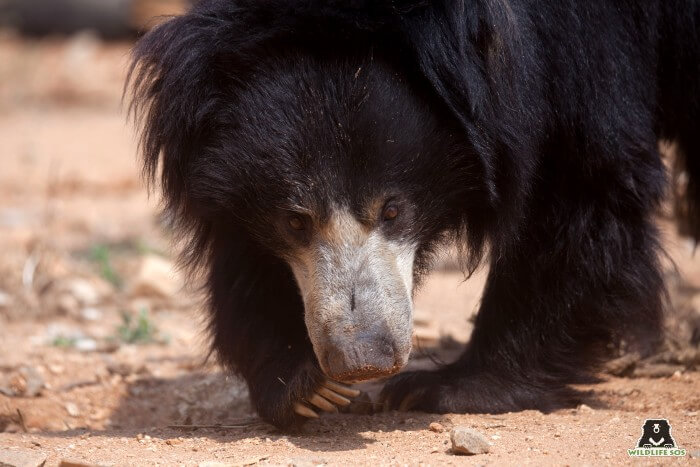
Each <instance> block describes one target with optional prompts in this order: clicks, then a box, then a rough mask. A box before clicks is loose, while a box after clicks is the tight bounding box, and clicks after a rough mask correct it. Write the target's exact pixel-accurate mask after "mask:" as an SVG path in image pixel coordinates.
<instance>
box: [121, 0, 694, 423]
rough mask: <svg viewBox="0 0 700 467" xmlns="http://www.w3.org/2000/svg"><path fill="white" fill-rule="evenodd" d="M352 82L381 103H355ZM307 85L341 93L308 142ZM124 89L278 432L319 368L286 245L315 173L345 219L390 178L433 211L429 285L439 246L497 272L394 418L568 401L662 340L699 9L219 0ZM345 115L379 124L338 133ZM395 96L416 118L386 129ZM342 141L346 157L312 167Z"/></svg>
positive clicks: (586, 2)
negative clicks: (350, 111)
mask: <svg viewBox="0 0 700 467" xmlns="http://www.w3.org/2000/svg"><path fill="white" fill-rule="evenodd" d="M358 74H361V75H362V76H361V77H360V79H364V80H365V81H364V83H365V86H366V87H367V88H368V90H367V91H366V94H365V96H370V97H371V98H370V99H369V100H368V101H366V102H365V101H362V99H361V96H360V97H357V96H355V95H351V93H348V95H346V94H344V92H345V91H343V90H344V89H346V88H350V87H351V86H352V82H353V81H354V80H357V79H358V76H357V75H358ZM295 80H297V81H298V80H303V81H304V82H311V83H315V85H317V86H318V88H319V89H321V88H322V89H325V91H324V92H326V93H327V94H325V95H324V98H327V97H328V96H330V97H331V98H327V99H326V100H325V101H324V103H323V105H325V106H326V107H325V108H324V109H321V110H325V113H323V114H322V115H323V116H324V117H322V118H320V119H319V120H318V121H317V124H318V127H319V129H318V131H312V130H308V131H304V132H302V133H303V134H299V131H297V130H298V129H299V128H301V127H297V126H295V125H296V123H294V122H295V121H296V120H303V116H302V115H298V114H299V112H300V111H299V107H298V104H295V103H291V101H293V100H294V99H293V98H291V97H290V98H289V99H287V98H286V97H285V96H286V94H287V93H289V94H292V91H291V90H290V89H288V88H287V87H286V86H287V84H288V83H290V82H296V81H295ZM251 82H255V83H257V84H256V86H258V88H256V89H258V90H260V89H263V90H264V93H262V91H260V92H261V93H262V95H261V96H258V98H255V97H254V96H252V94H251V93H250V92H243V90H245V89H247V86H248V84H249V83H251ZM387 83H389V84H387ZM130 86H131V89H132V92H133V101H132V102H133V104H132V110H133V111H134V112H135V114H136V116H137V121H138V122H139V123H140V125H141V126H142V128H143V132H142V151H143V161H144V171H145V175H146V177H147V178H148V179H149V180H151V181H154V180H155V179H156V178H157V177H159V180H160V184H161V188H162V191H163V195H164V202H165V208H166V212H167V213H168V215H169V218H170V219H172V221H173V223H174V225H175V228H176V231H177V232H178V233H179V234H180V236H181V238H182V239H183V240H184V242H185V243H184V244H185V248H184V253H183V262H184V263H185V264H186V265H188V266H189V267H191V268H192V270H193V271H200V272H202V273H203V275H204V279H205V281H206V286H205V289H206V291H207V295H208V298H209V301H208V308H209V311H210V316H211V319H210V330H211V335H212V341H213V349H214V350H215V351H216V353H217V354H218V356H219V358H220V359H221V361H222V362H223V363H224V364H225V365H227V366H228V367H229V368H231V369H233V370H235V371H237V372H238V373H239V374H241V375H242V376H243V377H244V378H245V379H246V381H247V382H248V385H249V388H250V394H251V399H252V401H253V404H254V406H255V407H256V409H257V410H258V412H259V413H260V415H261V416H262V417H263V418H264V419H266V420H268V421H270V422H271V423H273V424H275V425H278V426H281V427H286V426H290V425H294V424H297V423H299V422H300V421H301V420H302V418H301V417H299V416H298V415H296V414H295V413H294V412H293V410H292V405H293V403H294V401H297V400H300V399H303V398H304V397H306V396H307V395H308V394H310V392H311V391H313V389H314V387H315V386H316V385H318V384H319V382H320V381H321V379H322V377H323V375H322V374H321V371H320V369H319V365H318V363H317V361H316V358H315V356H314V353H313V349H312V348H311V345H310V343H309V339H308V336H307V333H306V329H305V327H304V321H303V313H304V310H303V304H302V301H301V299H300V297H299V293H298V290H297V287H296V284H295V282H294V277H293V276H292V273H291V272H290V269H289V267H288V266H287V264H286V263H285V261H284V260H283V259H282V257H281V255H280V254H279V250H280V248H282V246H281V244H280V242H279V241H277V239H275V238H274V235H271V234H270V233H269V231H270V228H269V222H270V216H271V214H270V212H272V211H274V210H275V209H279V208H282V207H284V206H285V201H286V200H288V198H289V192H290V190H295V189H302V188H303V187H305V186H309V184H310V183H312V182H313V183H316V182H318V183H317V185H314V186H317V187H318V188H317V192H316V195H317V196H319V199H321V200H322V199H323V197H324V196H327V197H329V198H331V197H338V196H342V197H344V198H345V200H346V201H347V202H348V203H350V204H351V205H352V203H355V202H357V203H359V202H360V200H361V199H362V196H364V193H365V192H371V190H373V189H375V188H376V187H377V186H379V185H381V184H382V183H383V182H385V181H387V183H389V182H390V183H391V184H392V187H396V188H398V189H399V190H400V191H401V192H402V193H404V194H405V196H406V197H407V198H409V199H411V202H412V203H413V205H414V206H415V209H416V212H417V213H418V214H417V215H416V216H415V217H414V219H415V225H416V227H415V228H414V230H413V233H412V234H411V235H413V238H414V239H415V240H416V241H418V242H420V246H419V250H418V258H417V260H416V276H417V277H418V276H420V275H422V274H424V273H425V272H426V271H427V269H428V267H429V265H430V253H431V252H432V251H433V250H434V249H435V247H436V246H437V245H440V244H441V243H442V242H444V241H446V240H454V241H456V242H457V243H458V244H459V245H460V246H461V250H462V256H463V258H462V259H463V264H464V266H465V269H466V270H467V271H468V272H472V271H474V270H475V269H476V268H477V267H478V266H479V265H480V264H481V263H482V262H483V261H482V260H483V258H484V257H485V256H486V255H487V257H488V260H489V261H490V273H489V277H488V281H487V284H486V288H485V291H484V295H483V300H482V303H481V308H480V311H479V314H478V316H477V319H476V322H475V328H474V332H473V336H472V338H471V341H470V342H469V344H468V345H467V348H466V350H465V352H464V354H463V355H462V357H461V358H459V359H458V360H457V361H456V362H453V363H451V364H449V365H447V366H445V367H443V368H441V369H439V370H437V371H434V372H412V373H405V374H399V375H397V376H396V377H394V378H393V379H392V380H390V381H389V382H388V383H387V385H386V387H385V389H384V392H383V396H382V397H383V402H384V404H385V405H386V406H387V407H389V408H396V407H398V406H399V405H400V404H401V403H402V401H403V402H404V405H403V408H408V409H416V410H425V411H434V412H502V411H512V410H520V409H540V410H552V409H555V408H558V407H562V406H566V405H568V404H572V403H575V396H576V393H575V392H574V391H572V390H571V389H570V387H569V385H570V384H572V383H580V382H585V381H591V379H592V378H591V375H592V374H593V372H594V370H595V369H596V367H597V365H598V364H599V363H600V361H601V358H602V357H603V356H604V355H605V349H606V348H607V347H608V346H609V345H610V344H611V343H615V342H619V341H620V340H621V339H624V340H626V341H630V342H632V341H636V342H647V343H649V342H654V341H655V340H656V339H657V338H658V336H659V331H660V329H661V324H662V311H663V308H664V286H663V280H662V274H661V269H660V265H659V261H658V259H657V255H658V253H659V241H658V232H657V228H656V227H655V223H654V215H655V212H656V210H657V208H658V207H659V205H660V202H661V200H662V198H663V196H664V194H665V191H666V172H665V168H664V164H663V163H662V160H661V157H660V155H659V151H658V142H659V141H660V140H663V139H667V140H672V141H674V142H676V143H677V147H678V152H679V153H680V154H681V156H682V160H683V161H684V163H685V167H686V169H687V171H688V173H689V177H690V179H689V186H688V203H689V206H690V208H689V209H688V212H689V217H691V221H690V222H691V224H692V226H693V229H694V234H696V235H697V234H698V233H700V216H698V211H699V210H700V205H699V204H698V202H699V201H700V184H699V183H698V182H700V178H699V177H700V131H699V130H700V125H699V124H698V122H700V2H698V1H695V0H663V1H662V0H654V1H647V2H638V1H634V0H621V1H615V2H613V1H609V0H561V1H555V2H540V1H534V0H436V1H425V0H379V1H370V0H347V1H321V0H204V1H201V2H199V3H197V4H196V5H195V6H194V7H193V8H192V10H191V11H190V12H188V13H187V14H185V15H183V16H180V17H175V18H173V19H171V20H169V21H167V22H165V23H164V24H162V25H160V26H158V27H157V28H155V29H154V30H153V31H151V32H150V33H148V34H147V35H146V36H145V37H144V38H142V39H141V40H140V42H139V43H138V45H137V46H136V48H135V50H134V62H133V67H132V72H131V75H130ZM268 97H269V99H267V98H268ZM355 98H356V99H358V100H357V101H353V100H352V99H355ZM344 99H345V100H344ZM267 101H274V102H277V103H280V102H281V103H282V104H280V106H278V107H277V108H269V106H268V107H265V102H267ZM287 101H290V104H289V106H288V107H285V106H286V104H285V102H287ZM346 101H347V102H350V103H352V105H355V104H356V105H357V108H358V109H360V107H361V106H362V109H360V110H358V111H357V113H358V116H357V117H356V119H357V121H355V120H353V122H354V123H353V125H354V126H353V128H351V129H347V134H340V133H339V132H338V131H337V124H338V122H335V120H334V119H335V118H336V116H337V115H345V114H342V112H345V110H344V109H340V108H339V107H340V104H339V102H346ZM385 103H388V104H385ZM315 105H321V104H312V107H313V106H315ZM350 105H351V104H348V106H350ZM385 105H386V108H389V109H390V110H389V112H394V114H392V115H394V116H402V117H403V118H404V119H405V120H404V121H399V122H395V121H394V122H385V121H383V120H382V117H381V116H380V117H378V118H376V119H375V120H377V121H379V123H378V124H377V125H375V126H373V123H374V122H375V120H373V118H375V117H372V115H375V116H376V114H381V111H382V108H384V106H385ZM236 109H244V110H245V109H248V110H247V111H248V113H246V115H256V112H257V116H256V117H255V118H254V119H252V118H251V119H248V120H245V119H242V118H241V117H240V115H241V114H240V113H238V112H239V111H238V110H236ZM321 110H319V111H318V113H316V114H315V115H321V113H320V112H321ZM363 112H364V113H363ZM290 114H294V115H290ZM296 117H298V118H296ZM338 118H340V117H338ZM392 118H394V117H392ZM397 118H398V117H397ZM253 120H254V121H253ZM303 128H307V127H303ZM334 128H335V129H334ZM353 132H354V133H353ZM336 133H338V134H336ZM388 133H391V135H390V136H391V138H392V140H398V141H399V146H401V142H402V141H406V143H405V146H407V147H412V148H413V147H419V148H421V151H419V154H418V156H416V157H412V158H409V157H406V156H405V154H400V153H399V152H400V149H387V146H386V145H385V144H384V143H383V141H385V140H386V139H387V138H388V137H389V136H387V134H388ZM365 135H367V136H366V137H365ZM336 136H337V138H338V139H342V138H343V137H345V138H346V140H345V143H346V144H344V145H343V146H342V147H344V148H345V150H344V151H343V150H340V149H338V150H337V152H336V153H333V155H329V156H327V157H323V156H321V155H318V154H316V153H314V152H313V151H314V149H313V148H315V147H317V148H327V147H329V146H333V143H332V141H330V142H329V140H332V139H333V138H334V137H336ZM380 140H381V141H380ZM336 146H339V145H336ZM336 146H333V147H336ZM299 148H303V149H304V150H306V151H307V153H308V154H311V155H310V156H309V155H304V157H305V159H304V160H303V163H299V158H301V157H302V156H301V155H300V154H299V153H295V152H294V150H295V149H299ZM392 151H395V152H392ZM381 157H386V158H387V160H388V161H389V162H387V163H383V162H378V160H379V159H380V158H381ZM159 167H161V168H160V172H159ZM343 167H345V168H346V170H345V169H343ZM362 167H371V168H372V170H371V171H369V170H363V169H361V168H362ZM299 187H302V188H299ZM336 188H337V190H336ZM324 190H325V191H324ZM363 190H365V191H363ZM321 202H322V201H321ZM406 401H408V403H406Z"/></svg>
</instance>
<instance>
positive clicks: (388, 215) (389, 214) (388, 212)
mask: <svg viewBox="0 0 700 467" xmlns="http://www.w3.org/2000/svg"><path fill="white" fill-rule="evenodd" d="M398 216H399V208H398V207H397V206H396V205H395V204H389V205H388V206H386V207H385V208H384V212H383V213H382V219H384V220H385V221H393V220H394V219H396V218H397V217H398Z"/></svg>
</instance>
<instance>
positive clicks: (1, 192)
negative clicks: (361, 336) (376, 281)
mask: <svg viewBox="0 0 700 467" xmlns="http://www.w3.org/2000/svg"><path fill="white" fill-rule="evenodd" d="M128 48H129V45H128V44H103V43H101V42H99V41H98V40H96V39H95V38H93V37H91V36H89V35H81V36H76V37H74V38H71V39H68V40H43V41H38V42H36V41H35V42H27V41H23V40H20V39H18V38H16V37H14V36H12V35H10V34H3V35H2V36H1V37H0V151H1V154H0V160H2V169H1V170H0V251H2V255H1V256H0V465H5V464H2V462H3V461H4V462H10V461H9V460H10V459H13V458H14V459H24V460H25V461H27V464H26V465H39V463H40V462H41V461H43V460H46V465H52V466H53V465H58V464H59V463H61V462H68V461H70V462H74V463H83V464H98V465H252V464H277V465H280V464H283V465H292V464H293V465H320V464H331V465H346V464H368V465H384V464H392V465H393V464H402V465H403V464H406V465H418V464H426V465H428V464H434V465H440V464H479V465H482V464H506V465H521V464H560V465H566V464H568V465H583V464H588V465H599V464H610V465H617V464H625V463H630V464H631V463H638V462H642V463H647V464H657V463H659V462H661V461H669V462H670V461H674V460H673V459H665V460H662V459H655V460H646V461H644V460H641V461H640V460H638V459H631V458H629V457H628V455H627V451H626V450H627V449H628V448H632V447H633V446H634V445H635V443H636V441H637V439H638V438H639V436H640V434H641V426H642V424H643V422H644V420H645V419H646V418H667V419H668V420H669V421H670V423H671V425H672V428H673V435H674V437H675V440H676V442H677V444H678V445H679V446H680V447H683V448H686V449H687V451H688V456H686V457H685V458H683V459H681V460H675V461H682V462H687V461H689V460H690V459H692V458H693V457H694V459H693V460H690V461H691V462H693V461H694V462H697V457H699V456H700V423H699V421H700V373H698V372H697V369H698V366H699V361H698V340H700V329H699V328H698V324H699V323H700V311H699V310H700V260H699V259H693V257H692V245H690V244H689V243H688V242H687V241H686V240H683V239H679V238H677V237H676V236H675V235H674V233H673V229H672V228H671V227H670V224H667V223H666V222H664V223H663V225H664V226H665V228H664V230H665V231H666V237H667V240H666V245H667V249H668V251H669V254H670V257H671V258H672V259H673V260H674V261H675V263H676V264H677V269H674V268H673V267H672V266H671V263H670V262H669V261H667V262H666V263H667V267H666V269H667V277H668V283H669V290H670V292H671V299H672V305H673V306H672V312H671V314H670V318H669V338H668V342H667V344H666V346H665V348H664V351H663V352H661V353H659V354H658V355H656V356H654V357H653V358H651V359H647V360H644V361H639V360H638V359H635V358H633V357H623V358H622V360H618V361H616V362H615V365H613V366H611V367H610V368H609V369H608V371H607V372H606V373H604V374H602V375H601V376H602V378H603V379H604V382H603V383H601V384H598V385H594V386H590V387H588V388H586V389H588V390H590V398H589V399H588V400H587V401H586V403H585V405H582V406H580V407H577V408H572V409H568V410H561V411H558V412H554V413H551V414H543V413H540V412H536V411H526V412H520V413H507V414H500V415H452V414H448V415H428V414H421V413H380V414H375V415H363V414H338V415H332V416H323V417H322V418H321V419H319V420H313V421H311V422H309V423H308V424H307V425H306V426H305V428H304V430H303V431H302V432H301V433H293V434H290V433H281V432H278V431H276V430H275V429H274V428H273V427H271V426H268V425H266V424H264V423H262V422H260V421H259V420H258V419H256V418H255V414H254V413H253V411H252V410H251V407H250V404H249V402H248V399H247V389H246V387H245V385H244V384H243V383H242V382H241V381H240V380H238V379H236V378H234V377H230V376H229V377H227V376H226V375H225V374H223V373H222V371H221V369H220V368H219V367H218V366H217V365H216V364H215V363H214V362H213V361H212V360H211V359H210V360H207V358H206V357H207V349H206V336H205V335H204V334H203V331H202V329H203V327H202V321H201V313H200V310H198V300H197V296H196V294H195V293H193V292H192V291H188V290H187V289H186V288H183V287H182V282H181V279H180V277H179V275H178V274H177V272H176V271H174V269H173V267H172V262H171V255H170V254H169V251H170V248H169V241H168V236H167V232H166V230H165V229H164V228H162V226H161V225H160V222H159V218H158V216H157V199H149V198H148V197H147V195H146V192H145V190H144V188H143V187H142V185H141V183H140V182H139V177H138V169H137V166H136V156H135V145H134V138H133V136H132V131H131V129H130V128H129V127H128V126H127V125H126V124H125V123H124V115H123V112H122V111H121V109H120V93H121V86H122V83H123V78H124V65H125V64H126V61H127V55H128ZM483 280H484V271H482V272H481V273H480V274H478V275H477V276H476V277H473V278H471V279H470V280H469V281H466V282H465V281H464V278H463V276H462V274H461V273H460V272H459V271H458V270H456V269H455V268H453V267H451V265H450V263H449V261H447V262H446V263H445V264H444V266H443V267H442V268H441V269H440V270H439V271H438V272H436V273H435V274H433V275H432V276H431V277H430V279H429V280H428V281H427V283H426V285H425V286H424V288H423V290H422V291H421V292H420V294H419V296H418V297H417V300H416V342H417V344H419V345H417V346H416V347H417V351H416V352H415V355H414V358H413V360H412V362H411V364H410V365H411V366H414V367H415V366H423V367H425V366H430V365H433V360H434V358H431V357H435V356H437V358H443V359H449V358H450V357H451V356H453V355H454V354H455V352H456V351H458V347H459V345H460V343H462V342H465V341H466V340H467V339H468V337H469V332H470V323H469V318H470V316H472V315H473V313H474V310H475V309H476V306H477V304H478V299H479V295H480V293H481V287H482V285H483ZM378 387H379V386H378V385H377V384H373V385H367V386H365V387H363V388H364V389H365V390H367V391H368V393H369V394H370V395H372V394H375V393H376V391H377V388H378ZM370 406H371V404H369V403H364V405H363V403H358V404H357V411H358V412H362V411H363V409H365V410H364V411H367V410H366V409H368V408H369V407H370ZM433 422H437V423H439V424H440V425H441V427H442V428H440V427H435V426H434V427H433V428H434V429H433V430H431V429H430V428H429V426H430V424H431V423H433ZM458 425H459V426H468V427H473V428H475V429H477V430H478V431H479V432H481V433H482V434H483V435H484V436H485V437H486V438H487V439H488V440H489V441H490V442H491V444H492V446H491V452H490V453H488V454H481V455H477V456H471V457H464V456H457V455H455V454H453V453H452V452H451V450H450V442H449V430H450V429H451V428H452V427H454V426H458ZM441 429H443V430H444V431H441ZM34 458H36V459H38V461H32V459H34ZM30 461H31V462H30ZM32 462H33V463H32ZM17 465H21V464H19V463H17ZM64 465H70V464H64Z"/></svg>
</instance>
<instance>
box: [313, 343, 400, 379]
mask: <svg viewBox="0 0 700 467" xmlns="http://www.w3.org/2000/svg"><path fill="white" fill-rule="evenodd" d="M404 360H405V359H404V358H400V357H399V358H397V355H396V352H395V350H394V345H393V344H392V342H391V341H390V340H389V339H387V338H386V337H384V336H382V335H378V334H370V335H367V334H365V335H359V336H356V337H355V339H353V340H352V341H350V340H348V341H346V342H343V343H338V344H331V345H329V346H328V348H327V349H326V353H325V356H324V358H323V362H322V363H321V367H322V368H323V370H324V372H325V373H326V374H327V375H328V376H329V377H331V378H333V379H335V380H336V381H341V382H346V383H350V382H357V381H365V380H368V379H374V378H379V377H382V376H389V375H393V374H394V373H397V372H398V371H399V370H400V369H401V367H402V366H403V365H404V363H405V361H404Z"/></svg>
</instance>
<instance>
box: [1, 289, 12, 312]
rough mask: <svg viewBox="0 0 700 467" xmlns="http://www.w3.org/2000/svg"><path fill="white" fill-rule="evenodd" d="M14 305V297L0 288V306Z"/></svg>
mask: <svg viewBox="0 0 700 467" xmlns="http://www.w3.org/2000/svg"><path fill="white" fill-rule="evenodd" d="M10 305H12V297H10V295H9V294H6V293H5V292H3V291H2V290H0V308H8V307H9V306H10Z"/></svg>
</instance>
